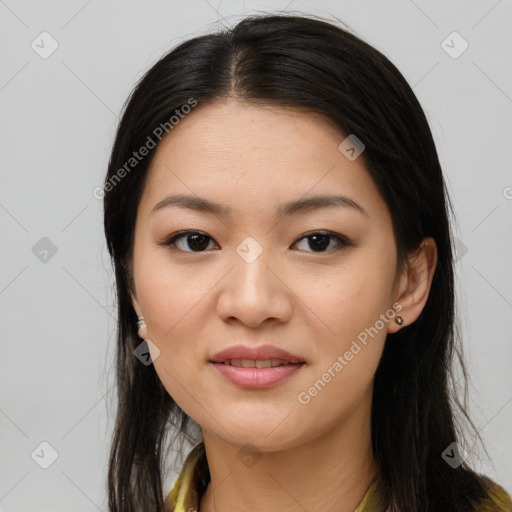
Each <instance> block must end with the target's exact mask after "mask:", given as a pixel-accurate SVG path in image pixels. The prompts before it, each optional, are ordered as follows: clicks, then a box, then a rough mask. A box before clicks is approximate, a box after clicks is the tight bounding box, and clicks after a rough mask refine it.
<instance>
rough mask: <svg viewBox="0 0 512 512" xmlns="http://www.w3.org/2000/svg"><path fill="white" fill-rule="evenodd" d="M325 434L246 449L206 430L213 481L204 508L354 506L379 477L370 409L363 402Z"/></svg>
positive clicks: (298, 511)
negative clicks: (294, 442)
mask: <svg viewBox="0 0 512 512" xmlns="http://www.w3.org/2000/svg"><path fill="white" fill-rule="evenodd" d="M360 409H361V410H359V411H354V412H353V413H352V414H351V415H350V417H348V418H344V419H343V421H341V422H340V423H339V424H337V425H335V426H334V427H333V428H332V429H330V430H329V431H328V432H327V433H324V434H323V435H322V436H319V437H315V438H313V439H311V440H309V441H307V442H304V443H301V444H297V445H294V446H292V447H290V448H287V449H283V450H279V451H263V449H262V450H261V451H257V450H255V451H254V452H252V453H251V452H249V451H246V449H247V447H246V448H245V449H244V450H243V451H244V453H245V454H247V456H246V457H244V458H243V460H242V458H241V457H240V448H241V447H240V446H238V445H237V446H234V445H233V444H230V443H228V442H226V441H225V440H223V439H221V438H219V437H218V436H216V435H215V434H213V433H211V432H208V431H205V430H203V439H204V443H205V450H206V456H207V459H208V466H209V469H210V479H211V480H210V483H209V485H208V488H207V490H206V492H205V494H204V495H203V497H202V499H201V503H200V512H226V511H230V512H235V511H238V510H239V511H244V512H266V511H268V510H280V511H285V512H304V510H336V511H337V512H354V510H355V509H356V508H357V506H358V505H359V503H360V502H361V500H362V499H363V497H364V495H365V494H366V491H367V490H368V488H369V487H370V485H371V484H372V482H373V481H374V479H375V478H376V477H377V474H378V470H379V468H378V464H377V462H376V460H375V458H374V456H373V452H372V445H371V429H370V420H369V417H370V414H369V409H368V407H361V408H360Z"/></svg>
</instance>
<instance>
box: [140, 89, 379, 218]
mask: <svg viewBox="0 0 512 512" xmlns="http://www.w3.org/2000/svg"><path fill="white" fill-rule="evenodd" d="M344 139H345V135H344V134H343V133H342V132H341V131H340V130H339V129H338V127H337V126H336V125H335V124H334V123H333V122H332V121H331V120H329V119H328V118H326V117H324V116H321V115H319V114H314V113H310V112H304V111H300V110H296V109H289V108H281V107H273V106H272V107H271V106H265V105H254V104H249V103H247V102H241V101H238V100H233V99H228V100H222V101H216V102H213V103H208V104H204V105H199V106H197V107H196V108H195V109H194V110H192V112H191V113H190V114H188V115H187V116H185V117H184V118H183V119H181V120H180V122H179V123H178V124H177V125H175V126H174V127H173V129H172V130H171V131H170V132H169V134H168V135H166V137H164V138H163V140H162V141H161V142H160V143H159V145H158V147H157V149H156V153H155V155H154V158H153V161H152V164H151V167H150V169H149V176H148V180H147V183H146V188H145V191H144V195H143V202H144V203H145V205H146V209H147V208H152V207H153V206H154V205H155V204H156V203H158V202H159V201H161V200H162V199H163V198H164V197H165V195H167V194H169V193H176V192H179V193H187V194H191V195H197V196H201V197H206V198H209V199H212V200H214V201H216V202H222V203H224V204H227V205H232V206H233V207H232V209H234V210H237V205H238V206H239V207H240V211H242V210H243V207H244V206H246V207H248V206H249V205H251V207H252V208H253V209H254V208H256V209H257V208H258V207H259V206H261V208H268V206H269V203H273V204H275V206H276V207H277V206H278V205H279V204H281V203H283V202H287V201H291V200H295V199H298V198H299V197H303V196H306V195H308V196H310V195H320V194H332V193H337V194H343V195H344V196H346V197H350V198H353V199H354V200H356V201H357V202H358V203H359V204H362V205H363V206H364V208H365V209H367V210H368V211H369V212H370V213H372V212H373V214H375V215H379V214H382V211H381V210H382V209H386V205H385V203H384V202H383V200H382V198H381V197H380V194H379V193H378V190H377V188H376V186H375V184H374V182H373V180H372V178H371V176H370V175H369V173H368V171H367V170H366V168H365V165H364V161H363V158H362V157H359V158H357V159H356V160H353V161H350V160H348V159H347V158H346V157H345V156H344V155H343V154H342V153H341V152H340V150H339V149H338V146H339V145H340V143H341V142H342V141H343V140H344ZM273 209H274V208H273ZM148 211H149V210H148Z"/></svg>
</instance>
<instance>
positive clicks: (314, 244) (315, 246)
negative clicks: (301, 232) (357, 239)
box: [296, 231, 350, 252]
mask: <svg viewBox="0 0 512 512" xmlns="http://www.w3.org/2000/svg"><path fill="white" fill-rule="evenodd" d="M302 240H308V244H307V245H308V247H309V249H311V251H308V252H329V251H330V250H337V249H342V248H343V247H347V246H349V245H350V243H349V242H348V240H347V239H345V238H344V237H342V236H340V235H337V234H335V233H329V232H327V233H324V232H320V231H317V232H315V233H311V234H309V235H306V236H303V237H302V238H300V239H299V240H298V242H301V241H302ZM333 240H334V241H335V242H336V243H335V245H334V247H332V246H331V248H330V249H328V250H327V251H326V250H325V249H327V248H328V247H329V246H330V245H331V242H332V241H333ZM298 242H296V243H298Z"/></svg>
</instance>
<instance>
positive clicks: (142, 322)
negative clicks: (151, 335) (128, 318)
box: [137, 316, 146, 329]
mask: <svg viewBox="0 0 512 512" xmlns="http://www.w3.org/2000/svg"><path fill="white" fill-rule="evenodd" d="M141 327H146V321H145V320H144V317H143V316H139V318H138V319H137V329H140V328H141Z"/></svg>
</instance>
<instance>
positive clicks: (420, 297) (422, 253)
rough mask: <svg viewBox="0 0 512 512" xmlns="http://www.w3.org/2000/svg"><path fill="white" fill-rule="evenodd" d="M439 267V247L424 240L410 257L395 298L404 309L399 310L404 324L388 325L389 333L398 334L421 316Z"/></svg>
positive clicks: (429, 240)
mask: <svg viewBox="0 0 512 512" xmlns="http://www.w3.org/2000/svg"><path fill="white" fill-rule="evenodd" d="M436 265H437V245H436V242H435V240H434V239H433V238H431V237H428V238H424V239H423V241H422V242H421V245H420V247H419V249H418V250H417V251H416V252H415V253H414V254H413V255H412V256H410V257H409V260H408V262H407V265H406V269H405V270H404V272H403V273H402V275H401V276H400V278H399V284H398V292H397V294H396V296H395V298H394V300H395V301H396V302H398V303H399V304H400V305H401V306H402V307H401V309H400V310H398V309H397V312H398V314H399V315H400V316H401V317H402V318H403V320H404V323H403V324H402V325H401V326H400V325H398V324H397V323H396V322H395V321H392V322H389V323H388V332H389V333H394V332H397V331H398V330H399V329H400V328H401V327H403V326H405V325H410V324H412V323H413V322H414V321H415V320H416V319H417V318H418V317H419V316H420V314H421V312H422V310H423V308H424V306H425V304H426V302H427V299H428V296H429V293H430V287H431V285H432V280H433V278H434V271H435V269H436Z"/></svg>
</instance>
